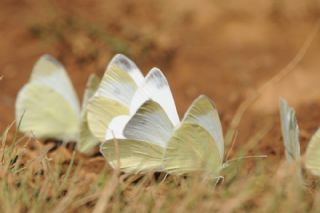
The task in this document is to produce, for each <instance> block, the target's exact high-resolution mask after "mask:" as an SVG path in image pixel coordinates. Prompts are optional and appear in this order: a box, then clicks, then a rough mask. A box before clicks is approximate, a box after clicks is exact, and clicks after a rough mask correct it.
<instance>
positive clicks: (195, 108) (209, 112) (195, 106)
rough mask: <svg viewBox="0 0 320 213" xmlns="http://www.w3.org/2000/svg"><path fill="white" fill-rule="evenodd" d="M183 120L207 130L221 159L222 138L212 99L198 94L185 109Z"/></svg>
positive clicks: (222, 150) (222, 153)
mask: <svg viewBox="0 0 320 213" xmlns="http://www.w3.org/2000/svg"><path fill="white" fill-rule="evenodd" d="M183 121H184V122H187V123H192V124H197V125H199V126H201V127H203V128H204V129H205V130H207V131H208V132H209V133H210V134H211V136H212V138H213V139H214V141H215V143H216V144H217V146H218V149H219V154H220V157H221V159H223V156H224V139H223V133H222V127H221V122H220V118H219V114H218V110H217V108H216V107H215V105H214V103H213V101H212V100H211V99H210V98H208V97H207V96H205V95H200V96H199V97H198V98H197V99H195V100H194V101H193V103H192V104H191V107H190V108H189V109H188V110H187V112H186V114H185V116H184V118H183Z"/></svg>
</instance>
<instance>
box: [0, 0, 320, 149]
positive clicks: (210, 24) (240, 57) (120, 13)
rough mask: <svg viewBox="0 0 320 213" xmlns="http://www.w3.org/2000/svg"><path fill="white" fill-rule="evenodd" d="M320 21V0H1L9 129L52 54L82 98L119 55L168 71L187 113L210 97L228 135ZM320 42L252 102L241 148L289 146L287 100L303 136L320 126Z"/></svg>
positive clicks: (1, 92) (1, 106) (0, 48)
mask: <svg viewBox="0 0 320 213" xmlns="http://www.w3.org/2000/svg"><path fill="white" fill-rule="evenodd" d="M319 15H320V1H319V0H308V1H301V0H255V1H253V0H225V1H217V0H203V1H196V0H183V1H182V0H136V1H130V0H122V1H108V0H104V1H102V0H100V1H99V0H90V1H82V0H81V1H80V0H69V1H62V0H57V1H49V0H42V1H38V0H1V2H0V28H1V37H0V74H1V75H3V76H4V78H3V79H2V81H0V130H1V131H3V129H4V128H5V127H7V126H8V125H9V124H10V123H11V122H12V121H13V120H14V104H15V97H16V94H17V92H18V90H19V89H20V88H21V87H22V86H23V84H24V83H26V82H27V80H28V78H29V75H30V72H31V70H32V66H33V64H34V63H35V62H36V60H37V59H38V58H39V57H40V56H41V55H42V54H44V53H50V54H52V55H53V56H55V57H56V58H57V59H58V60H60V61H61V62H62V63H63V64H64V65H65V67H66V69H67V71H68V73H69V74H70V76H71V79H72V81H73V83H74V85H75V88H76V89H77V92H78V95H79V97H80V98H81V96H82V93H83V90H84V87H85V82H86V80H87V78H88V76H89V74H91V73H98V74H99V75H102V74H103V72H104V70H105V67H106V65H107V63H108V62H109V60H110V59H111V57H112V56H113V55H114V54H116V53H124V54H126V55H127V56H129V57H130V58H131V59H132V60H134V61H135V62H136V63H137V65H138V66H139V67H140V68H141V70H142V71H143V73H145V74H146V73H147V72H148V70H149V69H151V68H152V67H159V68H160V69H161V70H162V71H163V72H164V73H165V74H166V76H167V78H168V80H169V83H170V85H171V87H172V92H173V95H174V97H175V100H176V104H177V107H178V111H179V113H180V116H183V113H184V112H185V110H186V109H187V107H188V106H189V105H190V103H191V102H192V100H193V99H194V98H196V97H197V96H198V95H200V94H206V95H208V96H210V97H211V98H212V99H213V100H214V101H215V103H216V105H217V107H218V109H219V112H220V114H221V118H222V121H223V126H224V129H225V130H227V129H228V127H229V124H230V121H231V120H232V118H233V117H234V115H235V112H236V109H237V108H238V107H239V105H240V104H241V103H243V101H244V100H246V99H247V98H248V97H250V96H252V94H254V93H255V91H256V90H257V88H259V87H260V86H261V85H263V84H264V83H265V82H268V81H269V79H270V78H272V76H274V75H276V74H277V73H278V72H279V71H280V70H281V69H283V68H284V67H285V66H286V65H287V64H288V63H289V62H290V61H291V60H292V59H293V58H294V57H295V55H296V54H297V53H298V52H299V49H300V48H301V47H302V46H303V44H304V42H305V41H306V39H307V38H308V36H310V34H311V33H312V31H314V29H315V27H316V25H317V21H318V19H319V17H320V16H319ZM319 39H320V35H318V34H317V35H316V36H315V38H314V39H313V41H312V43H311V45H310V46H309V48H308V50H307V52H306V54H305V55H304V57H303V58H302V60H301V61H300V62H299V63H298V64H297V65H296V66H294V68H293V69H294V70H293V71H292V73H290V75H288V76H286V77H285V78H284V79H282V80H281V81H280V82H278V83H275V84H273V85H271V86H269V87H268V88H266V89H265V90H264V91H263V93H262V94H261V96H260V97H259V99H258V100H257V101H256V103H255V104H253V105H251V106H250V109H249V111H248V112H246V114H245V115H244V118H243V120H242V121H241V127H240V130H239V134H238V137H237V139H238V140H239V141H240V144H241V143H242V142H246V141H249V140H252V137H258V139H259V140H262V142H261V143H263V141H266V142H269V143H268V144H267V143H266V144H267V145H266V146H265V147H264V148H267V149H271V148H270V147H271V146H272V143H270V141H275V143H280V142H279V141H280V140H281V136H280V127H279V121H278V112H277V110H278V109H277V105H278V98H279V96H283V97H285V98H286V99H287V100H288V102H289V103H290V104H291V105H292V106H294V107H295V108H296V109H297V114H298V119H299V121H300V122H301V125H300V126H301V129H302V131H301V132H302V137H303V138H309V136H310V134H312V133H313V131H314V130H315V129H316V128H317V127H318V124H319V122H320V108H319V106H320V100H319V98H320V92H319V91H320V90H319V89H320V85H319V80H320V60H319V57H320V43H319ZM39 101H41V100H39ZM306 112H308V113H306ZM256 133H257V134H256ZM259 137H260V138H259ZM262 148H263V147H262ZM276 151H277V152H278V151H279V149H277V150H276ZM269 152H270V153H273V152H275V151H274V150H270V151H269Z"/></svg>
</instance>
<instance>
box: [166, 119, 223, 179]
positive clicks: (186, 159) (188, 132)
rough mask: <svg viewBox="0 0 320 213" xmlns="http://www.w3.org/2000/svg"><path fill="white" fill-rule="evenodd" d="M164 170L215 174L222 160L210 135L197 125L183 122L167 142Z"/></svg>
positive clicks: (177, 172)
mask: <svg viewBox="0 0 320 213" xmlns="http://www.w3.org/2000/svg"><path fill="white" fill-rule="evenodd" d="M163 164H164V170H165V171H167V172H168V173H173V174H178V175H181V174H186V173H191V172H204V173H210V174H211V175H214V176H217V175H218V174H219V171H220V169H221V164H222V160H221V158H220V153H219V149H218V147H217V145H216V143H215V141H214V140H213V138H212V136H211V135H210V134H209V133H208V131H206V130H205V129H204V128H202V127H201V126H199V125H196V124H191V123H186V122H185V123H183V124H182V125H181V126H180V127H179V128H178V129H177V130H176V131H175V132H174V134H173V136H172V137H171V139H170V140H169V142H168V145H167V148H166V150H165V155H164V161H163Z"/></svg>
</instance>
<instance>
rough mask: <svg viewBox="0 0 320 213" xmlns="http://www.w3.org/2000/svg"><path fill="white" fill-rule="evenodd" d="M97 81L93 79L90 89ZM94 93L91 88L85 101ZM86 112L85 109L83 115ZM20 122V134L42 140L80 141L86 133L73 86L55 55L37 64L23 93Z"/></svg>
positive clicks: (18, 107)
mask: <svg viewBox="0 0 320 213" xmlns="http://www.w3.org/2000/svg"><path fill="white" fill-rule="evenodd" d="M95 78H96V77H91V78H90V83H89V84H90V87H91V86H93V84H92V82H93V81H94V80H93V79H95ZM90 90H92V88H87V91H86V97H85V99H88V98H89V96H88V93H90V92H88V91H90ZM85 113H86V112H85V109H84V108H83V111H82V114H85ZM82 117H85V116H82ZM16 120H17V123H18V124H19V131H21V132H23V133H25V134H26V135H29V136H32V137H33V136H34V137H36V138H40V139H58V140H62V141H64V142H69V141H79V140H80V131H86V130H84V128H86V127H85V125H84V124H83V123H85V120H83V119H81V111H80V104H79V101H78V98H77V96H76V93H75V90H74V88H73V86H72V83H71V81H70V79H69V77H68V75H67V73H66V71H65V69H64V67H63V66H62V65H61V64H60V63H59V62H58V61H57V60H56V59H54V58H53V57H52V56H50V55H44V56H42V57H41V58H40V59H39V60H38V61H37V63H36V64H35V66H34V68H33V70H32V74H31V78H30V80H29V82H28V83H27V84H26V85H25V86H23V88H22V89H21V90H20V91H19V93H18V95H17V100H16ZM80 126H81V127H80ZM88 134H90V133H88ZM90 137H91V136H90ZM82 143H83V141H82ZM90 143H92V141H91V142H90Z"/></svg>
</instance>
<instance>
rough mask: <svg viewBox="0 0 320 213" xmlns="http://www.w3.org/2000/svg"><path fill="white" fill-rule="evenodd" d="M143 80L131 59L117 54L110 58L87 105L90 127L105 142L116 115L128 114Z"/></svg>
mask: <svg viewBox="0 0 320 213" xmlns="http://www.w3.org/2000/svg"><path fill="white" fill-rule="evenodd" d="M142 81H143V75H142V73H141V72H140V70H139V69H138V68H137V66H136V65H135V64H134V63H133V62H132V61H131V60H130V59H128V58H127V57H125V56H123V55H120V54H118V55H116V56H115V57H114V58H113V59H112V60H111V62H110V64H109V65H108V67H107V70H106V72H105V74H104V76H103V78H102V81H101V83H100V85H99V88H98V90H97V92H96V93H95V95H94V97H93V98H92V99H91V100H90V103H89V105H88V123H89V128H90V130H91V131H92V133H93V135H95V136H96V137H97V138H98V139H99V140H100V141H104V139H105V136H106V130H107V127H108V125H109V123H110V122H111V121H112V119H113V118H115V117H116V116H119V115H127V114H128V113H129V107H130V103H131V100H132V97H133V95H134V93H135V91H136V90H137V88H138V85H139V84H141V82H142Z"/></svg>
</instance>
